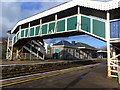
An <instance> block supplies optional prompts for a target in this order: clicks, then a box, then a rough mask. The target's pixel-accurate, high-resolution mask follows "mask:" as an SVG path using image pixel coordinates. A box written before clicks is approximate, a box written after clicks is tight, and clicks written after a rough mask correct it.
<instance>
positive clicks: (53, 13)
mask: <svg viewBox="0 0 120 90" xmlns="http://www.w3.org/2000/svg"><path fill="white" fill-rule="evenodd" d="M119 1H120V0H112V1H106V2H103V1H96V0H71V1H69V2H66V3H64V4H61V5H59V6H56V7H54V8H51V9H49V10H46V11H43V12H41V13H39V14H36V15H34V16H31V17H29V18H26V19H24V20H21V21H19V22H18V23H17V24H16V25H15V26H14V27H13V29H12V30H11V34H13V38H12V46H11V48H10V49H11V50H8V52H7V58H8V59H10V60H12V59H14V58H15V59H20V58H21V56H20V55H21V52H24V51H25V50H26V51H27V52H30V53H31V54H33V55H34V56H37V57H38V58H40V59H42V60H44V55H45V48H44V44H45V43H44V42H43V39H49V38H56V37H68V36H73V35H83V34H87V35H90V36H92V37H95V38H98V39H100V40H103V41H105V42H106V44H107V62H108V76H110V77H118V66H119V62H120V5H119V4H120V3H119ZM8 43H9V42H8ZM8 48H9V46H8ZM13 51H16V57H13Z"/></svg>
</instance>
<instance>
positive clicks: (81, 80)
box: [3, 63, 118, 89]
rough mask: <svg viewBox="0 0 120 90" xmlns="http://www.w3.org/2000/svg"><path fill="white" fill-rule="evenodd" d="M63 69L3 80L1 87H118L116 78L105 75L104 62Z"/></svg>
mask: <svg viewBox="0 0 120 90" xmlns="http://www.w3.org/2000/svg"><path fill="white" fill-rule="evenodd" d="M63 71H64V70H63ZM63 71H60V72H59V70H58V71H56V72H49V73H45V74H40V75H39V74H37V75H36V76H34V75H33V76H28V77H22V79H21V78H19V79H18V78H16V79H14V80H13V79H11V80H5V81H3V85H4V87H3V88H63V89H67V88H118V83H117V81H116V80H114V79H110V78H107V77H106V64H105V63H101V64H99V65H96V66H94V67H92V68H91V67H89V68H85V69H78V70H73V69H72V70H65V71H64V73H63ZM61 72H62V73H61ZM41 77H42V78H41ZM23 78H24V79H25V80H24V79H23Z"/></svg>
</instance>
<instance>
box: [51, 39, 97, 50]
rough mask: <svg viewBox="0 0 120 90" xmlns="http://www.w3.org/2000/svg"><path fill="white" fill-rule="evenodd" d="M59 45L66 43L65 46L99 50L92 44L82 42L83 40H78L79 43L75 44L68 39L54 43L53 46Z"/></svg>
mask: <svg viewBox="0 0 120 90" xmlns="http://www.w3.org/2000/svg"><path fill="white" fill-rule="evenodd" d="M59 45H64V46H67V47H75V48H83V49H91V50H97V48H95V47H92V46H90V45H87V44H84V43H81V42H77V43H75V45H73V44H72V43H70V42H68V41H60V42H58V43H56V44H54V45H53V46H59Z"/></svg>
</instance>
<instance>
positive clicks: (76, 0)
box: [11, 0, 120, 33]
mask: <svg viewBox="0 0 120 90" xmlns="http://www.w3.org/2000/svg"><path fill="white" fill-rule="evenodd" d="M119 2H120V0H112V1H108V2H102V1H94V0H72V1H69V2H67V3H64V4H61V5H59V6H57V7H54V8H52V9H49V10H46V11H44V12H41V13H39V14H37V15H34V16H31V17H29V18H27V19H24V20H21V21H19V22H18V23H17V24H16V25H15V27H14V28H13V29H12V30H11V33H14V30H15V29H16V28H17V26H18V25H21V24H24V23H26V22H30V21H33V20H35V19H38V18H42V17H45V16H48V15H50V14H53V13H57V12H60V11H62V10H65V9H68V8H70V7H73V6H76V5H79V6H83V7H88V8H93V9H97V10H103V11H107V10H112V9H115V8H118V7H120V5H118V4H119Z"/></svg>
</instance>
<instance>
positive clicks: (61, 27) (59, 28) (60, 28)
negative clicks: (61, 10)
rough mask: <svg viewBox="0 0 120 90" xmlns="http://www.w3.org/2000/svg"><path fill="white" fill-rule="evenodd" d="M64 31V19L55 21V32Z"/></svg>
mask: <svg viewBox="0 0 120 90" xmlns="http://www.w3.org/2000/svg"><path fill="white" fill-rule="evenodd" d="M62 31H65V20H60V21H58V22H57V32H62Z"/></svg>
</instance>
